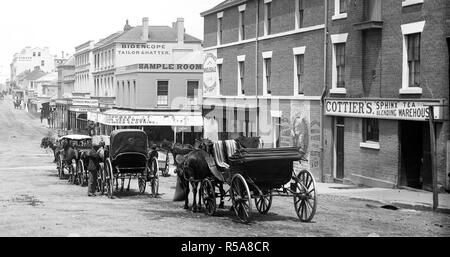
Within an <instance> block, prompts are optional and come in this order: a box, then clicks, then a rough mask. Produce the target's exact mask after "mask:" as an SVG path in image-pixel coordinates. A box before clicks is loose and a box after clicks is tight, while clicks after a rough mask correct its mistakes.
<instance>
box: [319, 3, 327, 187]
mask: <svg viewBox="0 0 450 257" xmlns="http://www.w3.org/2000/svg"><path fill="white" fill-rule="evenodd" d="M323 2H324V9H325V11H324V14H325V17H324V22H325V27H324V32H323V90H322V95H321V97H320V119H321V121H320V152H321V154H320V180H321V181H322V182H324V168H323V164H324V153H325V149H324V148H325V147H324V128H323V127H324V120H325V117H324V113H325V112H324V106H325V104H324V102H325V96H326V94H327V49H328V0H324V1H323Z"/></svg>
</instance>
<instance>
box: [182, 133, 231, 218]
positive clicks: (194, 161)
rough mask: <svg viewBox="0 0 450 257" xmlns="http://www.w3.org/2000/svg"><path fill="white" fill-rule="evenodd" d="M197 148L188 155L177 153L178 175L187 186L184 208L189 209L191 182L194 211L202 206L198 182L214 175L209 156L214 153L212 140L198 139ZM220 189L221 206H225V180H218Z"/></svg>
mask: <svg viewBox="0 0 450 257" xmlns="http://www.w3.org/2000/svg"><path fill="white" fill-rule="evenodd" d="M194 148H195V149H194V150H192V151H190V152H189V153H187V154H186V155H184V156H182V155H177V156H176V157H175V159H176V162H177V163H179V165H177V166H178V167H177V170H176V173H177V176H178V177H179V178H180V180H181V183H182V184H183V185H184V187H185V188H186V191H187V192H186V195H185V196H186V198H185V202H184V209H189V184H191V187H192V194H193V202H192V212H194V213H195V212H198V211H200V210H201V208H202V203H201V195H200V193H199V192H198V189H199V187H198V184H199V183H200V182H201V181H203V180H204V179H205V178H211V177H214V175H213V173H212V172H211V170H210V168H209V165H208V162H207V158H211V154H212V142H211V141H209V140H196V144H195V147H194ZM218 187H219V190H220V204H219V208H223V207H224V200H223V198H224V196H225V190H224V189H223V182H218ZM197 194H198V206H197Z"/></svg>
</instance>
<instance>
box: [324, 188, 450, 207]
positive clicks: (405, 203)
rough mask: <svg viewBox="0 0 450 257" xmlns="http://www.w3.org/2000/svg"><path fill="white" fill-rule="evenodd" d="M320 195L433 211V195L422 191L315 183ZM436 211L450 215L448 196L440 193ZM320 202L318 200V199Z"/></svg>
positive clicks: (449, 197)
mask: <svg viewBox="0 0 450 257" xmlns="http://www.w3.org/2000/svg"><path fill="white" fill-rule="evenodd" d="M317 192H318V195H319V197H320V195H340V196H346V197H349V198H350V199H355V200H365V201H372V202H377V203H379V204H382V205H387V206H388V208H392V207H394V208H405V209H414V210H429V211H431V210H433V193H432V192H428V191H422V190H409V189H390V188H368V187H358V186H354V185H343V184H336V183H317ZM438 196H439V205H438V208H437V210H436V211H439V212H444V213H449V214H450V194H449V193H440V194H439V195H438ZM319 201H320V198H319Z"/></svg>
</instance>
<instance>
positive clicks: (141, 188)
mask: <svg viewBox="0 0 450 257" xmlns="http://www.w3.org/2000/svg"><path fill="white" fill-rule="evenodd" d="M138 184H139V193H140V194H144V193H145V187H146V185H147V182H146V181H145V177H142V176H141V177H139V178H138Z"/></svg>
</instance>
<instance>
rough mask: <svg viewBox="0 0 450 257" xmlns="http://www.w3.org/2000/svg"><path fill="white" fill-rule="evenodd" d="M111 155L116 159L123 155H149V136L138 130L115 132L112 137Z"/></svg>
mask: <svg viewBox="0 0 450 257" xmlns="http://www.w3.org/2000/svg"><path fill="white" fill-rule="evenodd" d="M110 144H111V145H110V155H111V157H112V159H115V158H116V156H117V155H118V154H121V153H142V154H145V155H147V152H148V149H147V147H148V143H147V134H146V133H145V132H144V131H142V130H138V129H119V130H114V131H113V132H112V133H111V136H110Z"/></svg>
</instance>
